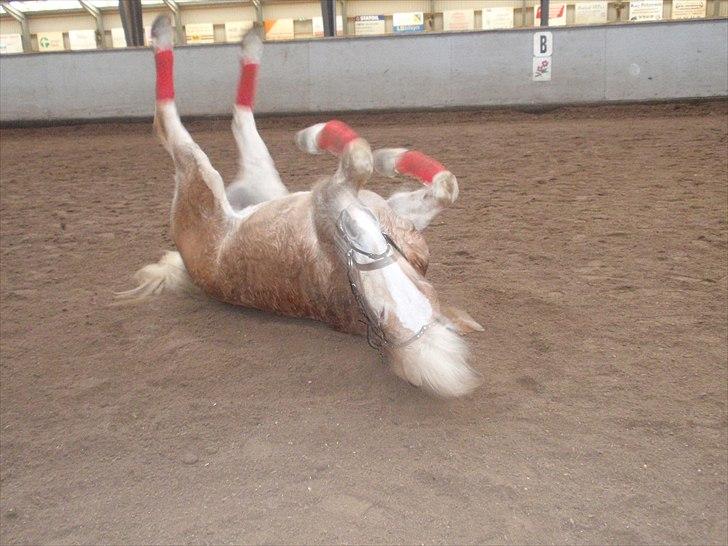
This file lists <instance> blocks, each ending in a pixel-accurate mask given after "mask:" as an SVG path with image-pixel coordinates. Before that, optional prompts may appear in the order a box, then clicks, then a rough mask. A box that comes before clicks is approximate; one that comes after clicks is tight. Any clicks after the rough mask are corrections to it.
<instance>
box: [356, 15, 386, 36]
mask: <svg viewBox="0 0 728 546" xmlns="http://www.w3.org/2000/svg"><path fill="white" fill-rule="evenodd" d="M385 32H386V27H385V25H384V15H357V16H356V17H355V18H354V34H356V35H357V36H370V35H373V34H384V33H385Z"/></svg>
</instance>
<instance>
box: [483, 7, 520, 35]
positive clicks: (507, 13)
mask: <svg viewBox="0 0 728 546" xmlns="http://www.w3.org/2000/svg"><path fill="white" fill-rule="evenodd" d="M482 14H483V21H482V23H481V26H482V28H483V30H492V29H496V28H513V8H483V12H482Z"/></svg>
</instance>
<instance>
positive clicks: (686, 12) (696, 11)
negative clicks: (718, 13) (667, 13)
mask: <svg viewBox="0 0 728 546" xmlns="http://www.w3.org/2000/svg"><path fill="white" fill-rule="evenodd" d="M707 4H708V2H707V1H706V0H672V18H673V19H701V18H703V17H705V11H706V7H707Z"/></svg>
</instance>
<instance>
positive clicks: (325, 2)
mask: <svg viewBox="0 0 728 546" xmlns="http://www.w3.org/2000/svg"><path fill="white" fill-rule="evenodd" d="M321 18H322V19H323V20H324V36H326V37H329V36H335V35H336V4H335V3H334V0H321Z"/></svg>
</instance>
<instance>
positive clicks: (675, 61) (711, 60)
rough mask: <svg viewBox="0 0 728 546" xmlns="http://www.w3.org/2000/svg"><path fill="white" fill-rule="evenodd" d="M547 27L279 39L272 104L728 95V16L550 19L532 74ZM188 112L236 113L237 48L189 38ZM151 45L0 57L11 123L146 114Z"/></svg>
mask: <svg viewBox="0 0 728 546" xmlns="http://www.w3.org/2000/svg"><path fill="white" fill-rule="evenodd" d="M534 32H535V30H534V29H530V30H510V31H503V32H472V33H458V34H428V35H413V36H386V37H372V38H338V39H328V40H312V41H305V42H304V41H296V42H279V43H268V44H267V45H266V48H265V54H264V60H263V63H264V66H263V69H262V71H261V81H260V87H259V94H258V102H257V111H258V112H260V113H289V112H320V111H337V110H370V109H374V110H377V109H416V108H432V107H436V108H453V107H481V106H501V105H543V104H563V103H580V102H602V101H642V100H662V99H674V98H696V97H715V96H727V95H728V40H726V36H728V21H726V20H713V21H686V22H671V23H667V22H662V23H654V24H653V23H645V24H629V25H608V26H599V27H585V28H561V29H556V28H552V29H551V32H553V35H554V55H553V75H552V81H551V82H532V81H531V72H532V53H533V38H532V37H533V34H534ZM175 65H176V83H177V95H178V104H179V108H180V111H181V113H182V114H183V115H218V114H228V113H229V112H230V105H231V103H232V100H233V96H234V93H235V86H236V80H237V47H236V46H232V45H210V46H187V47H181V48H178V49H177V57H176V62H175ZM153 94H154V63H153V61H152V56H151V53H150V51H149V50H146V49H127V50H111V51H90V52H62V53H44V54H24V55H8V56H4V57H2V58H0V121H2V122H5V123H7V122H18V121H51V120H62V119H94V118H108V117H119V118H130V117H146V116H151V115H152V113H153V106H154V103H153Z"/></svg>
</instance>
